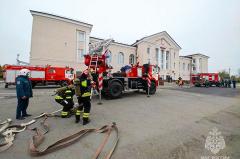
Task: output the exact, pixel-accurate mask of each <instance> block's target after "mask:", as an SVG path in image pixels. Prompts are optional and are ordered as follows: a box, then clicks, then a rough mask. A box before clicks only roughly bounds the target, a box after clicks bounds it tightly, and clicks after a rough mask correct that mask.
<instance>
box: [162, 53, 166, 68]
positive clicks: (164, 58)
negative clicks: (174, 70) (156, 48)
mask: <svg viewBox="0 0 240 159" xmlns="http://www.w3.org/2000/svg"><path fill="white" fill-rule="evenodd" d="M163 70H166V52H165V50H163Z"/></svg>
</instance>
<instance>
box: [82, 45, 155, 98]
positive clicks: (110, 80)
mask: <svg viewBox="0 0 240 159" xmlns="http://www.w3.org/2000/svg"><path fill="white" fill-rule="evenodd" d="M104 42H106V43H107V44H106V43H105V44H104ZM108 42H109V41H103V42H101V44H102V45H101V44H100V47H102V48H100V49H99V47H98V48H97V49H96V48H95V49H94V50H95V51H93V52H91V50H90V54H88V55H85V65H86V66H88V69H90V70H92V76H93V80H94V81H95V82H96V83H97V86H99V76H100V75H101V76H103V81H101V82H102V83H103V84H102V94H103V95H104V96H105V97H109V98H111V99H113V98H119V97H121V95H122V93H123V92H124V91H126V90H130V89H137V90H140V89H142V90H144V91H146V92H147V93H149V94H155V92H156V88H157V86H158V79H159V74H158V72H159V68H158V67H157V66H156V65H150V64H144V65H143V66H140V65H139V64H138V63H137V64H136V65H131V66H128V67H126V68H124V67H123V69H121V72H117V73H111V70H112V67H111V66H109V65H108V63H107V58H108V49H107V46H108V45H109V43H108ZM96 50H97V51H96ZM99 50H100V51H99ZM98 51H99V52H98ZM97 89H99V88H97Z"/></svg>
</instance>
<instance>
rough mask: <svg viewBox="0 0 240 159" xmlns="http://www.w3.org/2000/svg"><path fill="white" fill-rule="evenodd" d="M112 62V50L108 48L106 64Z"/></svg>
mask: <svg viewBox="0 0 240 159" xmlns="http://www.w3.org/2000/svg"><path fill="white" fill-rule="evenodd" d="M111 62H112V52H111V51H110V50H109V51H108V53H107V64H110V63H111Z"/></svg>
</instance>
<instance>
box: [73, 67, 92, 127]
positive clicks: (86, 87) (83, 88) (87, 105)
mask: <svg viewBox="0 0 240 159" xmlns="http://www.w3.org/2000/svg"><path fill="white" fill-rule="evenodd" d="M89 77H90V76H89V72H88V71H87V70H86V71H84V72H83V73H82V75H81V77H80V93H81V95H80V96H79V98H78V99H79V102H82V103H83V106H79V108H78V109H77V111H76V123H78V122H79V121H80V114H81V112H83V117H82V120H83V125H86V124H88V123H89V121H90V120H89V115H90V110H91V79H90V78H89Z"/></svg>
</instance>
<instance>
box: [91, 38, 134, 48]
mask: <svg viewBox="0 0 240 159" xmlns="http://www.w3.org/2000/svg"><path fill="white" fill-rule="evenodd" d="M91 38H92V39H97V40H104V39H102V38H97V37H93V36H90V39H91ZM113 44H117V45H124V46H127V47H132V48H136V47H135V46H132V45H129V44H125V43H121V42H116V41H115V40H113Z"/></svg>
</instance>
